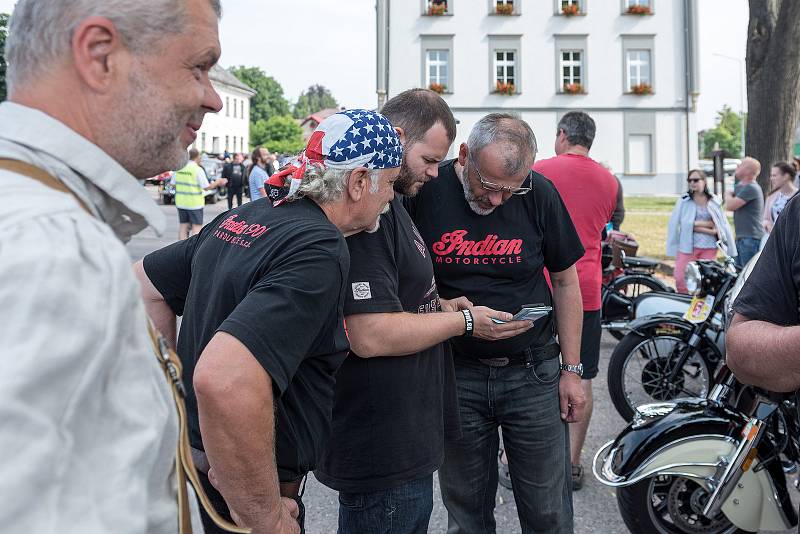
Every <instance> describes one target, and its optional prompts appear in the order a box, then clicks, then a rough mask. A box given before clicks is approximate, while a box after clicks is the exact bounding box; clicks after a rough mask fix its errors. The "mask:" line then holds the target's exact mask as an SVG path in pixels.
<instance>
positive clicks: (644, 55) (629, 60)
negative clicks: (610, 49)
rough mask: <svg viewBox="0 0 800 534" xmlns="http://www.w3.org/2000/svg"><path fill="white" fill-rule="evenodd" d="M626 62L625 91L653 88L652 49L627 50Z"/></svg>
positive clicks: (631, 91)
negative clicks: (651, 73)
mask: <svg viewBox="0 0 800 534" xmlns="http://www.w3.org/2000/svg"><path fill="white" fill-rule="evenodd" d="M625 63H626V65H625V72H626V73H627V76H626V84H625V92H626V93H633V92H639V91H644V90H645V89H648V90H652V86H653V82H652V77H651V76H650V50H636V49H633V50H627V52H626V54H625ZM648 92H650V91H648Z"/></svg>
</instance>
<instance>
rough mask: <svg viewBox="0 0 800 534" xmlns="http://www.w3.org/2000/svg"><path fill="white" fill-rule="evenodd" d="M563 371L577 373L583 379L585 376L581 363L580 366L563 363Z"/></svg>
mask: <svg viewBox="0 0 800 534" xmlns="http://www.w3.org/2000/svg"><path fill="white" fill-rule="evenodd" d="M561 370H562V371H567V372H569V373H575V374H576V375H578V376H580V377H582V376H583V364H582V363H579V364H578V365H573V364H571V363H562V364H561Z"/></svg>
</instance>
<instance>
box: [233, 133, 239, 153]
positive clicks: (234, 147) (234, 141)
mask: <svg viewBox="0 0 800 534" xmlns="http://www.w3.org/2000/svg"><path fill="white" fill-rule="evenodd" d="M236 142H237V139H236V136H235V135H234V136H233V151H234V152H238V150H236Z"/></svg>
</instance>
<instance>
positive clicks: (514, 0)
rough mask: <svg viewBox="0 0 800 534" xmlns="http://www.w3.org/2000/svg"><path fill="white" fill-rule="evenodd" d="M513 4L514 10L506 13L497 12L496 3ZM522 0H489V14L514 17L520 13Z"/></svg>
mask: <svg viewBox="0 0 800 534" xmlns="http://www.w3.org/2000/svg"><path fill="white" fill-rule="evenodd" d="M509 2H510V3H511V5H513V6H514V10H513V11H512V12H511V13H510V14H508V15H501V14H499V13H498V12H497V6H498V5H505V4H508V3H509ZM521 8H522V0H489V6H488V9H489V15H492V16H497V17H514V16H519V15H521V14H522V9H521Z"/></svg>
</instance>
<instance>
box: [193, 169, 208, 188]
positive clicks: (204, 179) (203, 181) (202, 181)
mask: <svg viewBox="0 0 800 534" xmlns="http://www.w3.org/2000/svg"><path fill="white" fill-rule="evenodd" d="M195 177H196V178H197V185H199V186H200V187H201V188H202V189H205V188H206V187H208V185H209V183H208V176H207V175H206V171H205V170H203V167H197V174H196V175H195Z"/></svg>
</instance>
